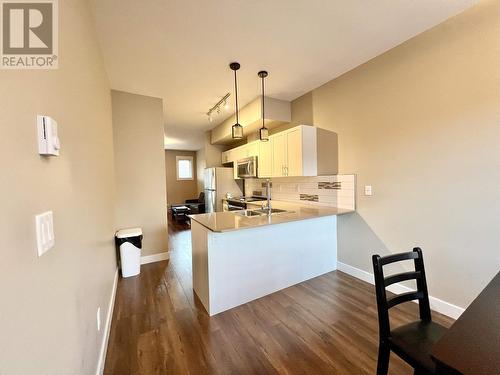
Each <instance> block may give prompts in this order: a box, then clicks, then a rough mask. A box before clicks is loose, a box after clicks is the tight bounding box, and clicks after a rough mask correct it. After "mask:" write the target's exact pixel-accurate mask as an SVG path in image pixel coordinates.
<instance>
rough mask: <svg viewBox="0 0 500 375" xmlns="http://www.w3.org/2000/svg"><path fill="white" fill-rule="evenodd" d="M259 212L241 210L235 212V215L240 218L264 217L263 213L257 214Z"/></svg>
mask: <svg viewBox="0 0 500 375" xmlns="http://www.w3.org/2000/svg"><path fill="white" fill-rule="evenodd" d="M256 211H257V210H254V211H252V210H241V211H234V214H235V215H239V216H245V217H254V216H262V215H264V214H263V213H260V212H256Z"/></svg>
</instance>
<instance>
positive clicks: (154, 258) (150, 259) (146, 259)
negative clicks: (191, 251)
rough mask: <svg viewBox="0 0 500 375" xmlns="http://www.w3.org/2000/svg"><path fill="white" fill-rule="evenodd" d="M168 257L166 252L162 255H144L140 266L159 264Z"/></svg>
mask: <svg viewBox="0 0 500 375" xmlns="http://www.w3.org/2000/svg"><path fill="white" fill-rule="evenodd" d="M169 257H170V254H169V252H168V251H166V252H164V253H158V254H153V255H144V256H142V257H141V264H148V263H154V262H161V261H162V260H167V259H168V258H169Z"/></svg>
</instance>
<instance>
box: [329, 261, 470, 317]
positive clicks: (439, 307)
mask: <svg viewBox="0 0 500 375" xmlns="http://www.w3.org/2000/svg"><path fill="white" fill-rule="evenodd" d="M337 269H338V270H339V271H342V272H344V273H347V274H348V275H351V276H354V277H356V278H358V279H361V280H363V281H366V282H367V283H370V284H372V285H374V284H375V279H374V277H373V274H372V273H370V272H366V271H363V270H361V269H359V268H356V267H353V266H350V265H348V264H345V263H342V262H337ZM387 290H388V291H390V292H392V293H395V294H401V293H406V292H411V291H412V289H411V288H408V287H406V286H404V285H401V284H393V285H391V286H389V287H387ZM414 302H415V303H416V301H414ZM429 303H430V305H431V309H432V310H434V311H437V312H438V313H441V314H443V315H446V316H449V317H450V318H453V319H458V317H459V316H460V315H462V313H463V312H464V310H465V309H463V308H461V307H459V306H455V305H453V304H451V303H449V302H446V301H443V300H441V299H439V298H436V297H432V296H429Z"/></svg>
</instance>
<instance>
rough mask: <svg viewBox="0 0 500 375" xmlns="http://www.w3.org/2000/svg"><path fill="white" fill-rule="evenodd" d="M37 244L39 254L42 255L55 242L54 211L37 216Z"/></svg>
mask: <svg viewBox="0 0 500 375" xmlns="http://www.w3.org/2000/svg"><path fill="white" fill-rule="evenodd" d="M35 223H36V244H37V248H38V256H42V255H43V254H44V253H45V252H47V251H48V250H50V249H51V248H52V247H53V246H54V244H55V237H54V219H53V214H52V211H47V212H44V213H42V214H39V215H36V216H35Z"/></svg>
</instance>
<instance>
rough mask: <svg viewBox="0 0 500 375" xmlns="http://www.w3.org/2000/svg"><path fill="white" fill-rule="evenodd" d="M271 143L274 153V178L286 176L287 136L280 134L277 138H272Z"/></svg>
mask: <svg viewBox="0 0 500 375" xmlns="http://www.w3.org/2000/svg"><path fill="white" fill-rule="evenodd" d="M269 141H270V142H271V144H272V151H273V155H272V157H273V160H272V166H273V174H272V177H281V176H286V173H285V168H286V164H287V160H286V159H287V147H286V146H287V144H286V135H285V134H283V133H278V134H276V135H275V136H272V137H270V139H269Z"/></svg>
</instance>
